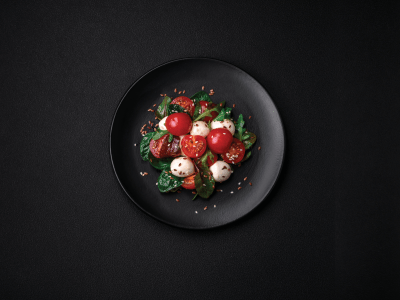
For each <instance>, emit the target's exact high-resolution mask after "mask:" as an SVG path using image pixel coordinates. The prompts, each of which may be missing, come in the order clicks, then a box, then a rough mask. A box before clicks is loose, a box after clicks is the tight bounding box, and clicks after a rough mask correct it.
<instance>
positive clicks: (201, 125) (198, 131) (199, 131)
mask: <svg viewBox="0 0 400 300" xmlns="http://www.w3.org/2000/svg"><path fill="white" fill-rule="evenodd" d="M209 133H210V129H209V128H208V125H207V123H206V122H204V121H196V122H193V126H192V130H191V131H190V134H191V135H201V136H202V137H203V138H205V137H206V136H207V135H208V134H209Z"/></svg>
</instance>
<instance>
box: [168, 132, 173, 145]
mask: <svg viewBox="0 0 400 300" xmlns="http://www.w3.org/2000/svg"><path fill="white" fill-rule="evenodd" d="M173 139H174V136H173V135H172V133H170V134H169V138H168V142H170V143H171V142H172V140H173Z"/></svg>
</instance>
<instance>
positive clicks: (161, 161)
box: [149, 152, 174, 170]
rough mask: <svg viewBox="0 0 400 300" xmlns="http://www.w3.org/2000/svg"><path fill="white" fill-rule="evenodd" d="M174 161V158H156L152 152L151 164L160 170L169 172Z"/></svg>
mask: <svg viewBox="0 0 400 300" xmlns="http://www.w3.org/2000/svg"><path fill="white" fill-rule="evenodd" d="M173 160H174V157H164V158H156V157H154V155H153V154H152V153H151V152H150V153H149V161H150V164H151V165H152V166H153V167H154V168H156V169H158V170H166V169H168V170H169V169H170V168H171V162H172V161H173Z"/></svg>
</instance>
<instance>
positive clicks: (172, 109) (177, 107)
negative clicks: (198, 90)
mask: <svg viewBox="0 0 400 300" xmlns="http://www.w3.org/2000/svg"><path fill="white" fill-rule="evenodd" d="M178 112H183V113H187V114H188V115H189V116H190V113H189V112H188V111H187V110H186V111H185V109H184V108H183V107H182V106H180V105H178V104H169V105H168V107H167V115H168V116H169V115H172V114H174V113H178Z"/></svg>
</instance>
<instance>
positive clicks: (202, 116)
mask: <svg viewBox="0 0 400 300" xmlns="http://www.w3.org/2000/svg"><path fill="white" fill-rule="evenodd" d="M213 111H218V107H214V108H212V109H206V110H205V111H204V112H203V113H202V114H201V115H199V116H198V117H197V118H195V119H194V120H193V122H196V121H199V120H201V119H203V118H205V117H212V115H211V112H213Z"/></svg>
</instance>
